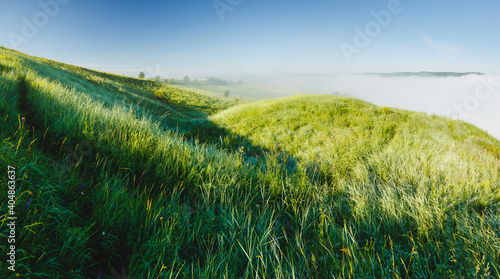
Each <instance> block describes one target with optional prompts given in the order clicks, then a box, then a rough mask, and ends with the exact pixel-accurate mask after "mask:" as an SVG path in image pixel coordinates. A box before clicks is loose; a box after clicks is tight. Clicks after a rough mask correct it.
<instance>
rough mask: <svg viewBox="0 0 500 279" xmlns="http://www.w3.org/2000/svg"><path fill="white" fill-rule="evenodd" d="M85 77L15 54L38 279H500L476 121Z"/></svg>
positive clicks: (493, 169) (5, 99) (23, 200)
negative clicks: (241, 101) (126, 278)
mask: <svg viewBox="0 0 500 279" xmlns="http://www.w3.org/2000/svg"><path fill="white" fill-rule="evenodd" d="M73 67H74V66H71V65H65V64H60V63H58V62H54V61H48V60H44V59H39V58H34V57H29V56H27V55H24V54H21V53H18V52H13V51H10V50H6V49H0V80H1V82H0V90H1V92H2V94H1V95H0V113H1V117H0V128H1V130H0V131H1V132H0V137H1V141H0V168H1V169H2V170H6V169H7V165H13V166H15V167H16V170H17V174H16V175H17V177H18V181H17V187H18V192H17V193H16V197H17V201H16V203H17V205H16V210H17V217H18V220H19V222H18V231H17V240H18V241H17V242H16V248H17V249H18V250H17V259H18V260H17V268H16V272H17V273H19V276H20V277H22V278H98V277H99V276H101V278H113V275H114V274H120V275H121V273H122V268H124V271H125V272H126V273H127V274H128V275H133V276H136V278H294V277H295V278H388V277H391V278H422V277H425V278H430V277H446V278H464V277H472V278H488V276H492V277H498V276H500V268H499V263H500V210H499V209H500V208H499V206H500V194H499V193H500V162H498V160H500V158H498V157H499V150H500V143H499V142H498V141H497V140H495V139H493V138H491V137H489V136H488V135H487V134H486V133H484V132H483V131H481V130H479V129H477V128H476V127H473V126H471V125H468V124H465V123H463V122H457V121H453V120H450V119H446V118H441V117H436V116H428V115H425V114H421V113H414V112H409V111H402V110H396V109H390V108H380V107H377V106H374V105H372V104H369V103H366V102H363V101H360V100H355V99H350V98H342V97H326V96H307V95H303V96H295V97H290V98H285V99H276V100H267V101H263V102H256V103H250V104H245V105H240V106H235V107H233V108H229V109H226V108H228V107H230V106H233V105H234V102H233V101H231V100H227V99H219V98H216V97H212V96H206V95H201V94H196V93H193V92H188V91H184V90H178V91H168V90H170V89H169V87H164V86H163V85H158V84H156V83H153V82H152V81H146V80H139V79H134V78H127V77H122V76H116V75H112V74H106V73H99V72H93V71H91V70H86V69H82V68H79V67H74V68H73ZM100 78H101V79H102V81H101V83H99V82H98V81H96V80H99V79H100ZM92 80H93V81H92ZM158 90H159V91H162V90H165V91H166V92H173V93H171V94H173V95H171V96H170V95H168V94H166V95H164V96H161V94H158V93H157V92H158ZM155 92H156V93H155ZM175 98H177V99H176V100H184V103H182V101H181V102H177V103H175V102H174V101H173V100H174V99H175ZM137 100H139V102H141V103H140V104H138V102H137ZM203 100H204V101H203ZM142 104H146V105H142ZM148 105H149V107H148ZM224 109H226V110H224ZM167 112H168V113H167ZM217 112H218V113H217ZM165 113H166V114H165ZM216 113H217V114H216ZM209 115H212V116H209ZM23 117H24V120H23V119H22V118H23ZM193 139H195V140H193ZM248 150H253V151H252V152H248ZM263 150H264V151H263ZM72 162H73V163H72ZM54 166H56V167H55V168H54ZM64 166H66V167H65V168H62V167H64ZM68 166H69V167H68ZM60 169H64V171H63V172H61V171H60ZM6 180H7V178H6V176H4V175H2V176H0V183H2V184H3V185H6V184H7V182H6ZM0 204H1V206H0V210H1V212H2V229H1V234H2V236H4V237H5V236H6V234H7V233H8V230H7V228H6V226H5V220H6V219H5V218H6V215H5V214H6V212H7V199H6V195H2V198H1V199H0ZM4 237H2V239H5V238H4ZM1 245H2V246H1V253H2V254H4V255H5V254H6V248H7V246H6V242H5V241H4V240H2V243H1ZM4 264H5V261H2V269H1V270H0V277H2V278H4V277H5V278H7V276H10V275H13V274H12V273H10V271H8V270H7V269H6V267H5V266H4ZM114 272H116V273H114Z"/></svg>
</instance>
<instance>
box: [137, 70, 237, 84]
mask: <svg viewBox="0 0 500 279" xmlns="http://www.w3.org/2000/svg"><path fill="white" fill-rule="evenodd" d="M144 76H145V75H144V73H143V72H140V73H139V78H144ZM152 80H154V81H156V82H161V83H164V84H179V85H220V86H231V85H241V84H243V81H242V80H236V81H233V80H232V79H231V80H225V79H223V78H215V77H208V78H202V79H197V78H195V79H194V80H191V79H190V78H189V77H188V76H184V78H182V79H175V78H167V79H162V78H160V77H159V76H155V77H154V78H152Z"/></svg>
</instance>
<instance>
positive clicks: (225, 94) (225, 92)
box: [224, 89, 231, 97]
mask: <svg viewBox="0 0 500 279" xmlns="http://www.w3.org/2000/svg"><path fill="white" fill-rule="evenodd" d="M229 93H231V92H230V91H229V90H227V89H226V91H224V97H229Z"/></svg>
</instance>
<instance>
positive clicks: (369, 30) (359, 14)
mask: <svg viewBox="0 0 500 279" xmlns="http://www.w3.org/2000/svg"><path fill="white" fill-rule="evenodd" d="M499 12H500V1H498V0H478V1H435V0H434V1H431V0H402V1H397V0H380V1H379V0H369V1H368V0H363V1H334V0H329V1H327V0H314V1H295V0H286V1H285V0H272V1H270V0H267V1H263V0H215V1H214V0H189V1H169V0H162V1H128V0H122V1H96V0H40V1H28V0H0V22H1V24H0V45H2V46H5V47H7V48H13V49H16V50H19V51H22V52H25V53H27V54H30V55H35V56H39V57H45V58H48V59H52V60H57V61H61V62H65V63H70V64H75V65H79V66H84V67H87V68H92V69H97V70H103V71H108V72H114V73H119V74H125V75H131V76H137V75H138V73H139V72H140V71H144V72H145V73H146V77H152V76H156V75H159V76H161V77H162V78H172V77H174V78H180V77H183V76H184V75H188V76H190V77H204V76H231V75H232V76H234V75H274V74H336V73H360V72H361V73H363V72H398V71H451V72H485V73H500V63H499V62H500V51H498V50H499V49H500V34H499V33H500V29H499V28H498V27H499V26H500V17H499V16H498V13H499Z"/></svg>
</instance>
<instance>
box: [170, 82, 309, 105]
mask: <svg viewBox="0 0 500 279" xmlns="http://www.w3.org/2000/svg"><path fill="white" fill-rule="evenodd" d="M172 86H173V87H176V88H179V89H184V90H190V91H195V92H197V93H202V94H203V93H204V94H213V95H218V96H223V95H224V91H226V90H229V92H230V95H229V97H233V98H237V99H240V100H242V101H256V100H263V99H269V98H281V97H286V96H290V95H294V94H299V93H303V92H296V91H291V90H280V89H275V88H272V87H270V86H266V85H265V84H240V85H206V84H203V85H201V84H199V85H195V84H189V85H172Z"/></svg>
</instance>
